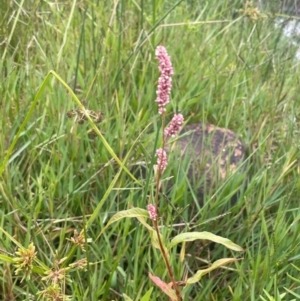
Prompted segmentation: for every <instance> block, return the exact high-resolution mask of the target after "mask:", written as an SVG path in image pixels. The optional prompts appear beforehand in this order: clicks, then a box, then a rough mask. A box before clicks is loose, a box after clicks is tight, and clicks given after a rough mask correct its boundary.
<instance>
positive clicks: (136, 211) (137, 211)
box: [96, 208, 149, 240]
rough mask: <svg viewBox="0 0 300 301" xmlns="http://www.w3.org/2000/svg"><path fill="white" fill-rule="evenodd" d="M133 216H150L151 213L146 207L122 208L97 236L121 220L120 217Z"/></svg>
mask: <svg viewBox="0 0 300 301" xmlns="http://www.w3.org/2000/svg"><path fill="white" fill-rule="evenodd" d="M126 217H129V218H132V217H149V213H148V211H147V210H146V209H141V208H131V209H128V210H122V211H119V212H117V213H116V214H115V215H114V216H113V217H112V218H111V219H110V220H109V221H108V223H107V225H106V226H105V227H104V228H103V229H102V230H101V232H100V234H99V235H98V237H97V238H96V240H98V238H99V237H100V236H101V235H102V233H103V232H104V231H105V230H106V229H107V228H108V227H109V226H110V225H111V224H113V223H115V222H117V221H119V220H120V219H123V218H126Z"/></svg>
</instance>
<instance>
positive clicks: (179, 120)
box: [165, 114, 184, 137]
mask: <svg viewBox="0 0 300 301" xmlns="http://www.w3.org/2000/svg"><path fill="white" fill-rule="evenodd" d="M183 122H184V118H183V116H182V114H175V115H174V117H173V118H172V120H171V123H170V125H169V126H168V127H167V128H166V129H165V137H175V136H176V135H177V133H178V132H179V131H180V130H181V127H182V125H183Z"/></svg>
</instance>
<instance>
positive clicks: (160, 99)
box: [155, 46, 173, 114]
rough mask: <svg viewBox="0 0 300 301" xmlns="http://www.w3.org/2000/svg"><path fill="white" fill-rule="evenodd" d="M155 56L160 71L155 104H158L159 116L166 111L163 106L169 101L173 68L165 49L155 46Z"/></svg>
mask: <svg viewBox="0 0 300 301" xmlns="http://www.w3.org/2000/svg"><path fill="white" fill-rule="evenodd" d="M155 55H156V58H157V59H158V62H159V67H158V68H159V71H160V77H159V79H158V87H157V91H156V95H157V97H156V100H155V102H157V104H158V112H159V114H163V113H164V112H165V111H166V109H165V106H166V105H167V104H168V103H169V101H170V94H171V88H172V77H171V76H172V75H173V67H172V63H171V59H170V57H169V55H168V53H167V50H166V48H165V47H163V46H157V48H156V51H155Z"/></svg>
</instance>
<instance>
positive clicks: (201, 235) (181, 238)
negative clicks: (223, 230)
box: [170, 232, 244, 252]
mask: <svg viewBox="0 0 300 301" xmlns="http://www.w3.org/2000/svg"><path fill="white" fill-rule="evenodd" d="M197 239H202V240H210V241H213V242H215V243H218V244H221V245H223V246H225V247H226V248H228V249H231V250H234V251H240V252H242V251H244V249H243V248H242V247H240V246H238V245H237V244H235V243H233V242H232V241H231V240H229V239H227V238H224V237H222V236H219V235H215V234H213V233H210V232H186V233H181V234H179V235H177V236H175V237H174V238H173V239H172V240H171V243H170V248H172V247H174V246H176V245H177V244H179V243H182V242H186V241H194V240H197Z"/></svg>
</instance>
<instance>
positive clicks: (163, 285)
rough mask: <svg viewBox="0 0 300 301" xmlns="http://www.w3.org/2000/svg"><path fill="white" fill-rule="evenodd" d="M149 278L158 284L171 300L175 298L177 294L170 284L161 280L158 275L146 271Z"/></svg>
mask: <svg viewBox="0 0 300 301" xmlns="http://www.w3.org/2000/svg"><path fill="white" fill-rule="evenodd" d="M148 275H149V278H150V279H151V280H152V281H153V282H154V284H155V285H156V286H158V287H159V288H160V289H161V290H162V291H163V292H164V293H165V294H166V295H168V296H169V297H170V298H171V299H172V300H176V299H177V296H176V294H175V292H174V291H173V290H172V288H171V286H170V285H168V284H167V283H165V282H163V281H162V280H161V279H160V278H159V277H156V276H153V275H152V274H151V273H148Z"/></svg>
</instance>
